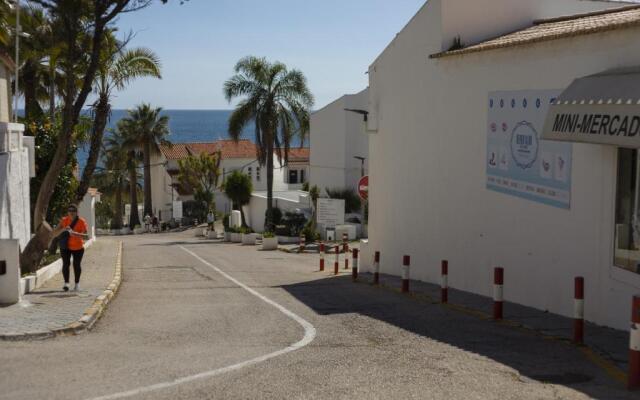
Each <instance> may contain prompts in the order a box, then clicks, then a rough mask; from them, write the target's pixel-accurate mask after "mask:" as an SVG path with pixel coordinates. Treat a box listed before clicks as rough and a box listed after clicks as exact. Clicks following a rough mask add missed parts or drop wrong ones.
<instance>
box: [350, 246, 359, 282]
mask: <svg viewBox="0 0 640 400" xmlns="http://www.w3.org/2000/svg"><path fill="white" fill-rule="evenodd" d="M351 278H352V279H353V281H354V282H355V281H357V280H358V249H353V265H352V267H351Z"/></svg>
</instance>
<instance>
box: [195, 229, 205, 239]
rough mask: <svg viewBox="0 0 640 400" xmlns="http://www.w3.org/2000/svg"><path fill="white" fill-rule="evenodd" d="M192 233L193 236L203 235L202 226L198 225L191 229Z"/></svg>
mask: <svg viewBox="0 0 640 400" xmlns="http://www.w3.org/2000/svg"><path fill="white" fill-rule="evenodd" d="M193 235H194V236H195V237H200V236H202V235H204V228H200V227H198V228H196V229H194V230H193Z"/></svg>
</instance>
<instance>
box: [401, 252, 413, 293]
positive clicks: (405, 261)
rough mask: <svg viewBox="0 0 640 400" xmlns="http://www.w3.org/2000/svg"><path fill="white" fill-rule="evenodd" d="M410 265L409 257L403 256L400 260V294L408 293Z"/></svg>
mask: <svg viewBox="0 0 640 400" xmlns="http://www.w3.org/2000/svg"><path fill="white" fill-rule="evenodd" d="M410 265H411V257H409V256H404V257H403V258H402V289H401V291H402V293H407V292H409V268H410Z"/></svg>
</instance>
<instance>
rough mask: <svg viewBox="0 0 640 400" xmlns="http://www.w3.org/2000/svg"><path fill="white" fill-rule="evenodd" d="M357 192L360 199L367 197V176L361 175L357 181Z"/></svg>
mask: <svg viewBox="0 0 640 400" xmlns="http://www.w3.org/2000/svg"><path fill="white" fill-rule="evenodd" d="M358 194H359V195H360V198H361V199H362V200H367V199H368V198H369V176H368V175H367V176H363V177H362V178H360V182H358Z"/></svg>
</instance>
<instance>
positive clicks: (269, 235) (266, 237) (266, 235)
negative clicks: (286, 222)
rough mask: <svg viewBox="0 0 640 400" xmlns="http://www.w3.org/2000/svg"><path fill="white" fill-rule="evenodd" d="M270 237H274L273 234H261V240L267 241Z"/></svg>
mask: <svg viewBox="0 0 640 400" xmlns="http://www.w3.org/2000/svg"><path fill="white" fill-rule="evenodd" d="M272 237H275V235H274V234H273V232H264V233H263V234H262V238H263V239H269V238H272Z"/></svg>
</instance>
